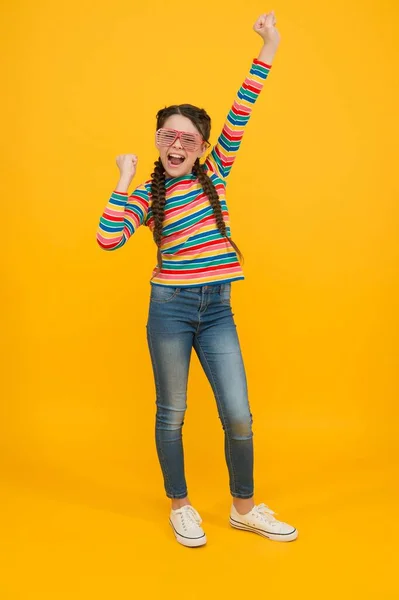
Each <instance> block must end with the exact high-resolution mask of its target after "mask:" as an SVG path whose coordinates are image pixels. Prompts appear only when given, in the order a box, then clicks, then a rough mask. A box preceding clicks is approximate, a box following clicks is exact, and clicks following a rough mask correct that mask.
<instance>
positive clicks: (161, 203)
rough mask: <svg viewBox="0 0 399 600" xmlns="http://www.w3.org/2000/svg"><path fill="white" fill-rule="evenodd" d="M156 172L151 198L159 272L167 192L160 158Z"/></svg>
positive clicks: (156, 162) (152, 183)
mask: <svg viewBox="0 0 399 600" xmlns="http://www.w3.org/2000/svg"><path fill="white" fill-rule="evenodd" d="M154 164H155V168H154V172H153V173H152V175H151V180H152V181H151V198H152V214H153V217H154V230H153V237H154V241H155V243H156V245H157V247H158V253H157V258H158V272H159V271H160V270H161V268H162V254H161V242H162V230H163V221H164V218H165V204H166V192H165V169H164V167H163V164H162V161H161V159H160V158H159V159H158V160H157V161H155V163H154Z"/></svg>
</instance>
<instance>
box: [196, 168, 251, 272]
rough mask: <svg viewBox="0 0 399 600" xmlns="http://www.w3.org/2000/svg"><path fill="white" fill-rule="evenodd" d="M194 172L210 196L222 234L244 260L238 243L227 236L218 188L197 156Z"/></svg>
mask: <svg viewBox="0 0 399 600" xmlns="http://www.w3.org/2000/svg"><path fill="white" fill-rule="evenodd" d="M193 173H194V175H196V176H197V177H198V181H199V182H200V184H201V186H202V189H203V190H204V192H205V194H206V195H207V196H208V198H209V202H210V203H211V206H212V209H213V214H214V215H215V219H216V225H217V228H218V229H219V231H220V234H221V235H222V236H223V237H225V238H227V240H228V241H229V242H230V244H231V245H232V246H233V248H234V250H235V251H236V252H237V254H238V256H239V258H240V261H242V260H243V256H242V254H241V252H240V249H239V248H238V246H237V244H236V243H235V242H233V240H232V239H231V238H229V237H227V230H226V223H225V222H224V219H223V213H222V207H221V204H220V200H219V194H218V193H217V190H216V188H215V186H214V185H213V183H212V180H211V179H210V178H209V177H208V175H207V174H206V173H205V171H204V169H203V168H202V167H201V165H200V161H199V158H197V160H196V161H195V163H194V166H193Z"/></svg>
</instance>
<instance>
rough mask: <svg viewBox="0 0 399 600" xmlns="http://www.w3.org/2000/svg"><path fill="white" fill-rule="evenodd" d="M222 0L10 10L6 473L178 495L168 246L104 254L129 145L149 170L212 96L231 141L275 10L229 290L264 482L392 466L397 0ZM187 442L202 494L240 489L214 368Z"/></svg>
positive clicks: (231, 191) (144, 234) (196, 385)
mask: <svg viewBox="0 0 399 600" xmlns="http://www.w3.org/2000/svg"><path fill="white" fill-rule="evenodd" d="M206 6H207V4H206V3H205V4H202V5H201V4H198V3H185V4H184V5H182V4H181V3H172V2H162V1H161V0H152V1H151V2H149V3H148V4H146V3H145V2H141V3H138V2H127V1H125V0H117V1H116V2H112V3H111V2H107V1H104V0H99V1H98V2H76V1H75V0H71V1H70V2H65V3H61V5H59V4H58V3H56V4H54V3H51V2H48V1H43V0H42V1H39V2H38V3H36V2H35V3H29V2H20V3H19V4H14V3H9V5H8V6H7V8H5V9H3V10H2V12H3V19H2V25H1V27H2V33H1V45H2V54H3V56H4V55H6V56H7V58H8V60H7V65H6V73H5V80H4V81H3V84H5V86H4V92H3V99H2V101H3V108H2V114H3V116H4V117H5V122H4V124H3V129H2V138H3V156H2V167H3V175H2V188H3V191H2V205H3V209H2V215H3V227H2V234H3V243H2V245H3V262H4V266H3V276H2V279H3V286H2V289H3V292H2V305H3V306H2V320H3V325H2V330H3V340H4V341H3V358H2V363H3V365H2V366H3V368H4V380H3V387H4V394H3V400H2V406H1V410H2V412H3V413H4V414H3V418H2V420H1V422H0V438H1V445H2V446H3V449H2V450H3V457H4V470H5V471H4V472H7V473H8V477H14V478H16V477H20V476H21V477H22V476H23V477H24V478H27V479H26V480H29V481H33V482H36V483H37V482H41V484H42V485H44V486H49V487H51V486H58V487H59V489H60V490H62V488H63V486H64V485H65V486H67V485H72V483H71V482H75V483H76V482H78V483H76V486H77V487H79V486H81V488H83V489H85V490H86V493H87V494H88V495H90V491H89V490H90V489H91V488H90V486H91V485H98V486H101V489H103V490H105V489H109V486H112V485H115V486H120V487H123V486H127V487H128V489H129V490H130V492H131V493H132V495H133V496H134V497H136V498H137V497H140V496H141V495H142V494H143V493H145V497H146V498H149V497H158V498H163V487H162V482H161V476H160V472H159V467H158V463H157V459H156V454H155V447H154V440H153V423H154V408H155V407H154V393H153V382H152V373H151V367H150V360H149V356H148V353H147V346H146V338H145V323H146V318H147V310H148V299H149V277H150V274H151V270H152V268H153V266H154V261H155V247H154V246H153V243H152V240H151V236H150V234H149V232H148V231H147V229H145V228H142V229H141V230H140V231H139V232H138V233H137V235H136V236H135V238H131V239H130V241H129V243H128V244H127V245H126V246H125V247H123V248H122V249H121V250H118V251H116V252H110V253H106V252H104V251H102V250H101V249H100V248H99V246H98V245H97V243H96V240H95V233H96V228H97V224H98V220H99V218H100V215H101V213H102V211H103V209H104V206H105V204H106V202H107V199H108V197H109V195H110V193H111V192H112V190H113V189H114V186H115V185H116V183H117V180H118V171H117V167H116V165H115V157H116V155H117V154H119V153H125V152H134V153H137V154H138V156H139V168H138V173H137V175H136V179H135V182H137V183H140V182H142V181H143V180H144V179H146V178H147V177H148V175H149V174H150V173H151V169H152V164H153V161H154V160H155V159H156V152H155V149H154V146H153V132H154V126H155V114H156V112H157V110H158V109H159V108H160V107H162V106H165V105H167V104H169V103H172V102H173V103H175V102H176V103H180V102H190V103H193V104H197V105H200V106H204V107H205V108H206V109H207V111H208V112H209V113H210V115H211V116H212V119H213V135H212V141H215V140H216V137H217V135H218V133H219V130H220V128H221V126H222V124H223V120H224V117H225V115H226V113H227V111H228V110H229V108H230V104H231V102H232V99H233V97H234V94H235V92H236V89H237V88H238V86H239V85H240V84H241V81H242V79H243V77H244V76H245V74H246V71H247V68H248V67H249V65H250V62H251V59H252V57H254V56H257V53H258V50H259V48H260V45H261V40H260V38H258V36H256V34H255V33H253V31H252V24H253V22H254V21H255V19H256V17H257V16H258V14H259V13H261V12H262V11H264V10H271V9H272V8H274V10H275V11H276V15H277V27H278V29H279V31H280V33H281V37H282V41H281V47H280V49H279V51H278V54H277V56H276V59H275V61H274V65H273V68H272V71H271V73H270V76H269V79H268V81H267V82H266V84H265V88H264V91H263V92H262V95H261V97H260V99H259V101H258V103H257V105H256V107H255V110H254V113H253V116H252V117H251V121H250V124H249V126H248V130H247V132H246V133H245V138H244V141H243V144H242V148H241V151H240V155H239V157H238V159H237V161H236V164H235V165H234V168H233V171H232V174H231V178H230V182H229V187H228V197H227V198H228V202H229V207H230V212H231V220H232V231H233V235H234V239H235V240H236V242H237V243H238V244H239V246H240V248H241V249H242V250H243V253H244V255H245V259H246V260H245V272H246V281H245V282H241V283H238V284H235V285H234V290H233V303H234V309H235V310H234V312H235V315H236V320H237V325H238V328H239V333H240V337H241V341H242V346H243V351H244V357H245V361H246V366H247V374H248V379H249V388H250V399H251V403H252V409H253V413H254V429H255V448H256V481H257V484H258V487H260V488H261V489H262V490H266V489H269V488H272V487H273V486H274V489H277V488H278V489H279V490H280V491H284V493H287V486H289V488H290V489H292V488H293V487H296V486H300V485H301V481H302V482H303V481H304V478H305V479H306V477H308V478H309V479H308V480H309V481H310V480H311V479H312V478H313V477H319V476H320V473H323V471H324V472H325V475H324V477H328V473H331V472H333V471H334V470H336V469H339V468H341V466H344V465H346V464H348V463H349V462H350V463H351V464H352V465H356V464H357V465H360V464H362V465H363V464H364V463H365V462H369V461H372V462H373V463H375V464H382V463H384V464H387V463H391V462H392V464H394V462H395V460H396V459H397V453H398V443H397V439H395V436H396V433H395V432H396V423H397V418H398V350H397V339H398V305H399V276H398V258H399V238H398V221H399V220H398V217H399V208H398V183H397V170H396V160H395V159H396V158H397V140H398V134H399V131H398V120H397V106H398V88H397V81H396V82H395V79H396V78H397V65H398V48H397V45H395V39H396V32H397V24H398V23H397V21H398V18H397V17H398V11H397V7H396V8H394V7H393V3H391V2H387V1H386V0H385V1H382V2H381V1H379V2H378V3H377V2H364V3H360V2H357V3H356V2H355V3H352V4H349V5H348V4H347V3H345V2H343V1H342V0H339V1H338V3H334V5H333V6H331V5H330V4H324V3H319V2H301V3H298V2H294V1H289V0H288V1H286V2H278V3H277V4H274V5H273V6H263V5H262V3H260V2H257V1H256V0H248V1H247V2H245V3H242V2H238V1H237V0H234V1H233V2H230V1H229V2H227V0H224V1H221V2H214V3H212V7H211V12H208V11H207V9H206ZM4 142H6V143H5V144H4ZM4 236H5V239H4ZM396 437H397V436H396ZM185 447H186V456H187V458H186V461H187V470H188V480H189V487H190V489H191V490H192V491H193V493H194V492H198V493H199V492H200V490H201V493H202V492H203V493H204V495H205V493H206V491H207V490H204V487H206V488H207V489H209V494H211V493H212V494H213V493H215V494H217V495H218V496H220V497H226V495H227V494H228V488H227V473H226V468H225V464H224V457H223V444H222V430H221V426H220V423H219V421H218V418H217V414H216V408H215V404H214V401H213V398H212V396H211V392H210V388H209V387H208V383H207V381H206V379H205V376H204V375H203V373H202V372H201V370H200V367H199V365H198V363H197V360H195V361H194V363H193V366H192V371H191V379H190V387H189V412H188V415H187V421H186V426H185ZM210 464H211V465H212V468H211V470H210V469H209V465H210ZM354 473H355V471H354ZM354 476H355V475H354ZM68 481H69V482H70V483H69V484H67V483H66V482H68ZM79 482H80V483H79ZM93 495H94V493H93ZM120 597H121V596H120Z"/></svg>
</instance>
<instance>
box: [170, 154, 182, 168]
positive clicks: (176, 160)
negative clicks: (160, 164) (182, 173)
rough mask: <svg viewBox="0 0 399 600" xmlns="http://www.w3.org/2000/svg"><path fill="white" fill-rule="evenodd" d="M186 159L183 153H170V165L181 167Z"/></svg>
mask: <svg viewBox="0 0 399 600" xmlns="http://www.w3.org/2000/svg"><path fill="white" fill-rule="evenodd" d="M185 160H186V157H185V156H183V155H182V154H176V153H175V152H171V153H170V154H168V165H169V166H170V167H172V168H173V167H174V168H176V167H180V165H182V164H183V163H184V161H185Z"/></svg>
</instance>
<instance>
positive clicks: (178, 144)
mask: <svg viewBox="0 0 399 600" xmlns="http://www.w3.org/2000/svg"><path fill="white" fill-rule="evenodd" d="M173 148H176V150H183V146H182V145H181V142H180V138H177V139H176V140H175V141H174V142H173Z"/></svg>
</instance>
